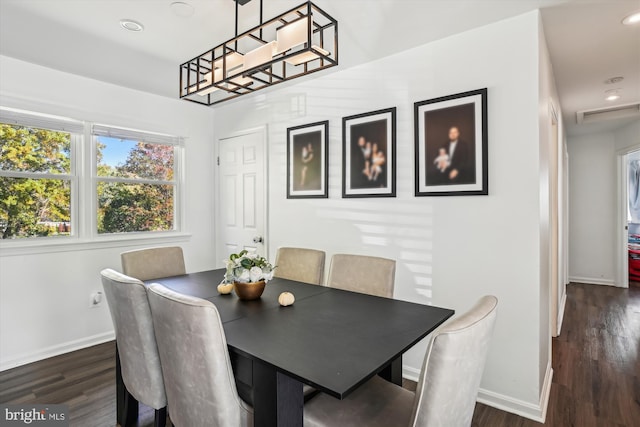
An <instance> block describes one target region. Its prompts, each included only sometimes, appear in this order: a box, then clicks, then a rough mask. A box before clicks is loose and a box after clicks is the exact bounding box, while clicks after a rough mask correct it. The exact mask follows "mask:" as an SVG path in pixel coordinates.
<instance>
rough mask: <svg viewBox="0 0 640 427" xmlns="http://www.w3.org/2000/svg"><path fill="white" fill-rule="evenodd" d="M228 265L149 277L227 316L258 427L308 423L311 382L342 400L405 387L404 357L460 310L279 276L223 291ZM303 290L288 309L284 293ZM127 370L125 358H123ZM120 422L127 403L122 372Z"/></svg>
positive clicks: (241, 388)
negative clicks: (258, 285) (379, 381)
mask: <svg viewBox="0 0 640 427" xmlns="http://www.w3.org/2000/svg"><path fill="white" fill-rule="evenodd" d="M223 274H224V270H223V269H219V270H210V271H203V272H199V273H191V274H186V275H182V276H175V277H167V278H162V279H156V280H151V281H148V282H147V284H151V283H160V284H162V285H164V286H166V287H168V288H170V289H173V290H175V291H177V292H180V293H184V294H187V295H191V296H195V297H199V298H204V299H206V300H208V301H211V302H212V303H213V304H214V305H215V306H216V308H217V309H218V311H219V313H220V318H221V320H222V323H223V327H224V330H225V334H226V338H227V345H228V348H229V354H230V356H231V363H232V367H233V370H234V374H235V377H236V385H237V389H238V394H239V395H240V397H241V398H242V399H243V400H245V401H247V402H248V403H250V404H251V405H252V406H253V409H254V422H255V426H256V427H262V426H278V427H288V426H302V424H303V405H304V394H303V384H308V385H310V386H312V387H314V388H315V389H317V390H319V391H320V392H323V393H327V394H329V395H331V396H333V397H335V398H337V399H342V398H344V397H346V396H348V395H349V393H351V392H352V391H354V390H355V389H357V388H358V387H359V386H360V385H362V384H363V383H365V382H366V381H367V380H368V379H370V378H371V377H373V376H374V375H380V376H382V377H383V378H385V379H387V380H389V381H392V382H394V383H396V384H398V385H402V355H403V353H404V352H406V351H407V350H408V349H409V348H411V347H412V346H413V345H414V344H416V343H417V342H418V341H420V340H421V339H422V338H424V337H425V336H426V335H428V334H429V333H431V332H432V331H433V330H434V329H435V328H437V327H438V326H439V325H440V324H442V323H443V322H444V321H445V320H447V319H448V318H449V317H451V316H452V315H453V314H454V311H453V310H449V309H445V308H439V307H433V306H428V305H422V304H416V303H411V302H406V301H400V300H395V299H389V298H382V297H376V296H372V295H365V294H360V293H355V292H349V291H344V290H340V289H335V288H330V287H326V286H318V285H310V284H306V283H301V282H296V281H291V280H286V279H281V278H274V279H273V280H272V281H270V282H269V283H268V284H267V285H266V288H265V291H264V293H263V295H262V297H261V298H260V299H258V300H254V301H242V300H240V299H238V297H237V296H236V295H235V294H234V293H232V294H229V295H220V294H219V293H218V291H217V285H218V284H219V283H220V281H221V280H222V277H223ZM285 291H288V292H291V293H293V294H294V295H295V303H294V304H293V305H291V306H288V307H281V306H280V305H279V304H278V296H279V295H280V293H281V292H285ZM117 367H118V368H119V363H117ZM116 371H117V372H116V380H117V383H118V420H123V418H121V417H126V416H127V415H129V416H131V415H132V414H131V412H134V411H135V412H136V414H137V407H135V408H132V407H133V406H137V405H130V407H129V408H124V393H125V391H124V386H123V384H122V378H121V376H120V372H119V369H117V370H116Z"/></svg>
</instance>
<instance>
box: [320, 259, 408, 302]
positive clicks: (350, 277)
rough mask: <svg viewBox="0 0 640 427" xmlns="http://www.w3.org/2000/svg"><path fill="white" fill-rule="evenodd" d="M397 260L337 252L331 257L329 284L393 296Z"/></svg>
mask: <svg viewBox="0 0 640 427" xmlns="http://www.w3.org/2000/svg"><path fill="white" fill-rule="evenodd" d="M395 277H396V262H395V261H394V260H391V259H386V258H378V257H371V256H362V255H343V254H336V255H334V256H333V258H331V267H330V269H329V281H328V283H327V286H330V287H332V288H338V289H344V290H347V291H353V292H360V293H362V294H369V295H377V296H379V297H386V298H393V288H394V285H395Z"/></svg>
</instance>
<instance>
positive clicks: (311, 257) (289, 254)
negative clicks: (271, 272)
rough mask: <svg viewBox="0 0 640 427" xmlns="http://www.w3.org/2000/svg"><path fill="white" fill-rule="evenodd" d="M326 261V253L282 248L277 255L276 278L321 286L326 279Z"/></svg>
mask: <svg viewBox="0 0 640 427" xmlns="http://www.w3.org/2000/svg"><path fill="white" fill-rule="evenodd" d="M324 260H325V253H324V251H318V250H315V249H304V248H280V249H278V254H277V255H276V271H275V277H280V278H283V279H289V280H296V281H298V282H304V283H311V284H312V285H320V284H322V280H323V278H324Z"/></svg>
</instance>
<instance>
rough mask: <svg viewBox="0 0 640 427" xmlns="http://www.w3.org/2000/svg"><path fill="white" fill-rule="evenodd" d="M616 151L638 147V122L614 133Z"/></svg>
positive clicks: (639, 131) (639, 141)
mask: <svg viewBox="0 0 640 427" xmlns="http://www.w3.org/2000/svg"><path fill="white" fill-rule="evenodd" d="M615 140H616V150H617V151H621V150H625V149H628V148H630V147H634V148H636V147H638V146H639V145H640V120H636V121H634V122H633V123H630V124H628V125H626V126H623V127H621V128H620V129H618V130H617V131H616V132H615Z"/></svg>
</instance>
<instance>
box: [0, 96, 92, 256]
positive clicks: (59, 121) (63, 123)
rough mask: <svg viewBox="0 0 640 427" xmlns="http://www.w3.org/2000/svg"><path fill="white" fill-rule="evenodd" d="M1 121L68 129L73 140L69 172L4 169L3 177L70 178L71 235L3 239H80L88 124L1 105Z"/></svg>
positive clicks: (61, 130)
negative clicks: (82, 153)
mask: <svg viewBox="0 0 640 427" xmlns="http://www.w3.org/2000/svg"><path fill="white" fill-rule="evenodd" d="M0 123H1V124H6V125H11V126H20V127H29V128H33V129H41V130H46V131H52V132H66V133H69V135H70V138H69V139H70V140H69V157H70V158H69V172H68V173H51V172H29V171H17V170H6V169H0V176H2V177H6V178H22V179H51V180H60V181H69V186H70V188H69V191H70V197H69V204H70V206H69V224H70V227H71V232H70V233H69V235H68V236H34V237H24V238H17V239H0V241H3V242H7V244H9V243H8V242H27V241H28V242H33V241H44V240H46V241H52V240H65V241H66V240H70V239H77V238H78V236H79V235H80V233H79V227H80V224H79V221H78V213H79V212H78V204H79V197H78V192H79V191H80V185H79V181H80V179H79V175H78V164H77V159H78V157H79V151H80V147H81V145H82V140H83V136H84V128H85V125H84V123H83V122H80V121H77V120H72V119H68V118H66V117H59V116H52V115H44V114H38V113H32V112H29V111H23V110H15V109H9V108H5V107H0Z"/></svg>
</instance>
